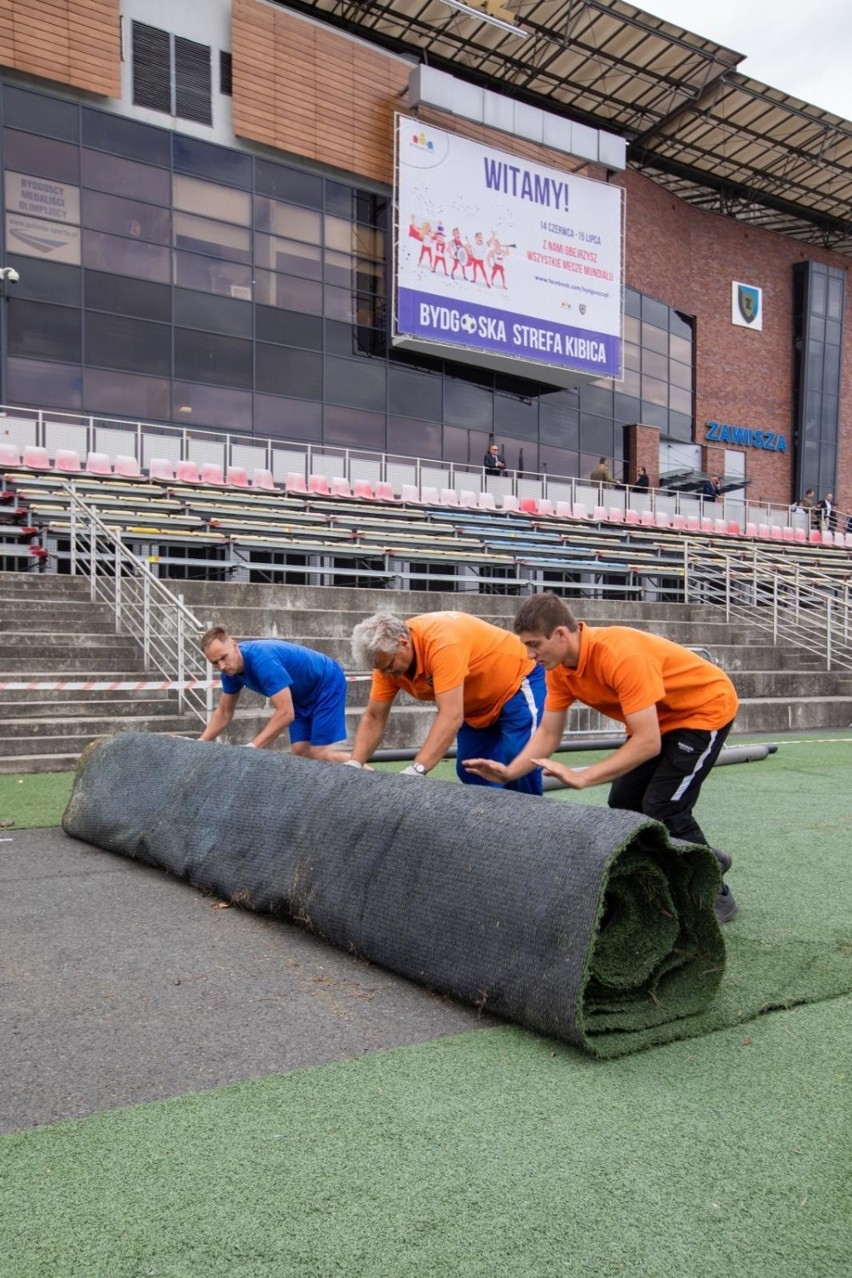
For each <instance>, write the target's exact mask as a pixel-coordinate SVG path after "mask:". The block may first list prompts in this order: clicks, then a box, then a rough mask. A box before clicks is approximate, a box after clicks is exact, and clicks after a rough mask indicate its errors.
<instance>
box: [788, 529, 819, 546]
mask: <svg viewBox="0 0 852 1278" xmlns="http://www.w3.org/2000/svg"><path fill="white" fill-rule="evenodd" d="M785 532H786V529H785ZM808 541H809V542H810V543H811V545H812V546H821V545H822V533H821V532H820V530H819V529H818V528H812V529H811V531H810V535H809V537H808Z"/></svg>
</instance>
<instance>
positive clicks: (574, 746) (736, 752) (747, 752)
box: [370, 737, 778, 790]
mask: <svg viewBox="0 0 852 1278" xmlns="http://www.w3.org/2000/svg"><path fill="white" fill-rule="evenodd" d="M624 741H625V738H624V737H598V738H597V739H596V740H594V741H576V740H570V741H569V740H563V741H561V742H560V743H559V746H558V748H557V749H556V750H554V754H571V753H579V752H580V751H583V750H590V751H594V750H617V749H618V747H619V746H622V745H624ZM418 749H419V747H415V748H413V749H401V748H400V749H397V750H376V752H375V753H374V754H373V755H371V757H370V762H371V763H409V762H410V761H411V760H412V759H414V758H416V757H417V754H418ZM777 749H778V747H777V745H743V746H723V747H722V751H721V753H720V755H719V758H718V759H717V760H716V763H715V767H717V768H720V767H724V766H725V764H728V763H755V762H759V761H760V760H761V759H765V758H766V757H767V755H769V754H774V753H775V751H776V750H777ZM455 757H456V747H455V746H450V748H449V750H448V751H447V753H446V754H445V755H444V758H445V759H454V758H455ZM548 782H552V784H548ZM544 788H545V789H546V790H556V789H559V788H561V786H560V783H559V782H558V781H557V780H556V778H555V777H546V778H545V783H544Z"/></svg>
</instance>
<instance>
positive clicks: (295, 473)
mask: <svg viewBox="0 0 852 1278" xmlns="http://www.w3.org/2000/svg"><path fill="white" fill-rule="evenodd" d="M284 487H285V491H286V492H287V493H288V494H289V493H306V492H307V491H308V485H307V484H306V483H305V476H304V475H303V474H302V472H301V471H299V470H289V471H288V472H287V480H286V483H285V486H284Z"/></svg>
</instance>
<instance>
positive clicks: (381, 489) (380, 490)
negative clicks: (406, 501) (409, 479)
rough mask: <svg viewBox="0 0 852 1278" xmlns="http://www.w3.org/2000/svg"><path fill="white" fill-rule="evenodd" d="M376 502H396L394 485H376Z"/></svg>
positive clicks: (383, 483) (382, 483)
mask: <svg viewBox="0 0 852 1278" xmlns="http://www.w3.org/2000/svg"><path fill="white" fill-rule="evenodd" d="M376 501H396V493H395V492H394V490H393V484H388V483H385V482H381V483H377V484H376Z"/></svg>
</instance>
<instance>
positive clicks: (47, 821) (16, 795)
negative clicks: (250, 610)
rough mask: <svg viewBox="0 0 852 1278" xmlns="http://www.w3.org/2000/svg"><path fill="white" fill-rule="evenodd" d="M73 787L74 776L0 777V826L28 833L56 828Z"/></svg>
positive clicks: (46, 773)
mask: <svg viewBox="0 0 852 1278" xmlns="http://www.w3.org/2000/svg"><path fill="white" fill-rule="evenodd" d="M73 783H74V773H73V772H42V773H33V774H27V775H26V776H0V826H2V827H3V828H4V829H15V830H27V829H40V828H43V827H44V826H48V825H59V823H60V821H61V820H62V813H63V812H64V811H65V808H66V805H67V803H68V798H69V796H70V794H71V786H72V785H73Z"/></svg>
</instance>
